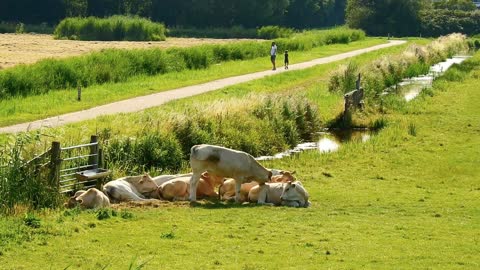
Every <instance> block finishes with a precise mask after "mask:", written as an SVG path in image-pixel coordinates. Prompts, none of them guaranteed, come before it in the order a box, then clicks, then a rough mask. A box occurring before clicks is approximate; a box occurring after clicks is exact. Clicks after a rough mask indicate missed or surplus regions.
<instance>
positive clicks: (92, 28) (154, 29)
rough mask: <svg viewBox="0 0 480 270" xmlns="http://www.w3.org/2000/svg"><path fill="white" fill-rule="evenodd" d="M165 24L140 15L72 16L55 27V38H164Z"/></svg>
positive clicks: (104, 39)
mask: <svg viewBox="0 0 480 270" xmlns="http://www.w3.org/2000/svg"><path fill="white" fill-rule="evenodd" d="M165 31H166V28H165V25H163V24H161V23H154V22H152V21H150V20H149V19H145V18H140V17H127V16H119V15H116V16H112V17H108V18H97V17H88V18H80V17H72V18H66V19H64V20H62V21H61V22H60V23H59V24H58V25H57V27H56V28H55V32H54V35H55V38H58V39H78V40H102V41H109V40H128V41H160V40H165Z"/></svg>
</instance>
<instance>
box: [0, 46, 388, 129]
mask: <svg viewBox="0 0 480 270" xmlns="http://www.w3.org/2000/svg"><path fill="white" fill-rule="evenodd" d="M384 42H385V40H384V39H372V38H368V39H365V40H362V41H356V42H351V43H350V44H335V45H330V46H324V47H319V48H315V49H313V50H309V51H302V52H295V53H290V58H291V59H290V61H291V63H298V62H303V61H308V60H312V59H315V58H320V57H326V56H330V55H334V54H339V53H343V52H348V51H351V50H356V49H361V48H366V47H370V46H374V45H378V44H382V43H384ZM269 65H270V62H269V61H268V60H266V59H265V58H258V59H252V60H246V61H227V62H223V63H220V64H219V65H212V66H210V67H209V68H208V69H200V70H183V71H180V72H173V73H167V74H162V75H156V76H137V77H133V78H130V79H129V80H127V81H126V82H122V83H106V84H103V85H95V86H91V87H87V88H83V89H82V101H81V102H77V101H76V97H77V93H76V90H72V89H68V90H59V91H50V92H48V93H47V94H43V95H36V96H28V97H14V98H11V99H8V100H0V126H7V125H11V124H16V123H21V122H27V121H32V120H38V119H43V118H46V117H50V116H54V115H59V114H63V113H67V112H72V111H78V110H82V109H87V108H91V107H94V106H98V105H102V104H106V103H109V102H113V101H118V100H122V99H127V98H131V97H135V96H141V95H146V94H152V93H156V92H160V91H165V90H170V89H174V88H179V87H183V86H189V85H194V84H200V83H204V82H208V81H212V80H216V79H221V78H226V77H231V76H235V75H242V74H247V73H251V72H256V71H262V70H265V69H268V68H269V67H270V66H269Z"/></svg>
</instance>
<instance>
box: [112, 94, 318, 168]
mask: <svg viewBox="0 0 480 270" xmlns="http://www.w3.org/2000/svg"><path fill="white" fill-rule="evenodd" d="M226 108H228V109H226ZM247 108H248V109H247ZM163 117H164V118H167V119H168V120H166V121H164V126H163V127H157V128H147V129H145V130H144V131H143V132H142V133H140V134H138V135H137V136H136V137H135V138H123V139H122V138H120V139H114V140H110V141H108V143H107V144H106V145H105V147H104V152H105V160H106V162H107V166H109V167H111V166H115V167H121V169H122V170H125V171H128V172H135V173H141V172H143V171H145V170H146V171H150V172H151V171H152V169H157V170H159V171H162V172H165V171H170V172H174V171H178V170H179V169H180V168H181V166H183V165H185V164H187V161H188V159H189V156H190V148H191V147H192V146H193V145H196V144H202V143H208V144H216V145H222V146H224V147H229V148H233V149H238V150H242V151H245V152H248V153H250V154H252V155H253V156H260V155H269V154H270V155H271V154H274V153H277V152H280V151H283V150H285V149H286V148H292V147H294V146H296V145H297V144H298V143H299V142H301V141H308V140H311V139H312V138H313V137H314V135H315V133H316V132H318V131H319V130H320V120H319V117H318V113H317V109H316V108H315V107H314V106H313V105H312V104H310V103H309V102H308V101H307V100H305V99H303V98H292V97H282V96H279V97H275V98H274V99H270V98H268V99H266V98H262V97H258V96H256V97H250V98H247V100H246V101H244V102H242V103H238V102H236V101H231V102H226V101H223V102H218V103H214V104H212V105H211V106H208V107H204V106H203V107H199V108H194V109H191V110H189V111H187V112H185V113H184V114H182V115H181V116H180V115H168V116H163ZM156 119H158V117H156ZM157 121H158V120H157ZM147 126H148V124H147ZM151 126H153V125H151ZM162 134H169V135H162Z"/></svg>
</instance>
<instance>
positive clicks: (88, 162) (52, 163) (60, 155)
mask: <svg viewBox="0 0 480 270" xmlns="http://www.w3.org/2000/svg"><path fill="white" fill-rule="evenodd" d="M101 166H102V150H101V148H100V145H99V142H98V138H97V136H91V138H90V143H87V144H81V145H74V146H68V147H61V145H60V142H52V147H51V148H50V149H48V150H47V151H45V152H44V153H42V154H40V155H37V156H35V157H34V158H32V159H31V160H29V161H27V162H26V163H25V164H24V165H23V166H22V168H23V169H26V170H29V171H31V172H33V175H34V176H35V177H36V178H38V179H48V181H47V182H48V183H49V185H51V186H52V187H53V188H55V189H57V190H58V192H60V193H68V192H73V191H76V190H78V189H85V188H90V187H97V188H99V187H100V185H101V184H103V182H102V181H103V178H104V177H105V176H106V175H108V173H109V171H108V170H105V169H99V167H101ZM97 171H99V172H101V174H100V173H99V174H97V175H96V172H97ZM106 172H107V173H106ZM82 173H86V174H85V175H83V174H82ZM79 174H80V175H79Z"/></svg>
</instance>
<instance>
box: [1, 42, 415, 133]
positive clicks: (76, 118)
mask: <svg viewBox="0 0 480 270" xmlns="http://www.w3.org/2000/svg"><path fill="white" fill-rule="evenodd" d="M405 42H406V41H402V40H392V41H390V42H389V43H387V44H381V45H376V46H372V47H369V48H365V49H360V50H355V51H351V52H347V53H341V54H337V55H333V56H329V57H324V58H319V59H315V60H312V61H308V62H304V63H300V64H295V65H290V69H289V70H288V71H290V70H300V69H306V68H310V67H313V66H316V65H321V64H326V63H331V62H335V61H339V60H342V59H346V58H350V57H353V56H357V55H360V54H363V53H367V52H371V51H376V50H379V49H383V48H387V47H392V46H398V45H401V44H404V43H405ZM288 71H286V70H284V69H277V70H276V71H272V70H268V71H261V72H256V73H251V74H246V75H241V76H235V77H230V78H225V79H220V80H216V81H212V82H208V83H203V84H198V85H193V86H187V87H182V88H177V89H174V90H170V91H165V92H161V93H157V94H152V95H147V96H141V97H136V98H132V99H127V100H122V101H118V102H114V103H110V104H106V105H102V106H98V107H94V108H91V109H87V110H82V111H78V112H73V113H68V114H63V115H60V116H55V117H50V118H47V119H43V120H38V121H34V122H28V123H23V124H17V125H13V126H7V127H3V128H0V133H15V132H23V131H28V130H35V129H39V128H42V127H57V126H61V125H65V124H69V123H75V122H80V121H83V120H88V119H93V118H96V117H97V116H100V115H111V114H118V113H129V112H136V111H142V110H145V109H147V108H151V107H156V106H159V105H162V104H164V103H166V102H169V101H171V100H175V99H181V98H186V97H190V96H194V95H198V94H202V93H206V92H209V91H214V90H218V89H221V88H224V87H227V86H231V85H235V84H239V83H243V82H248V81H251V80H255V79H259V78H263V77H266V76H271V75H275V74H279V73H283V72H288Z"/></svg>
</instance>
